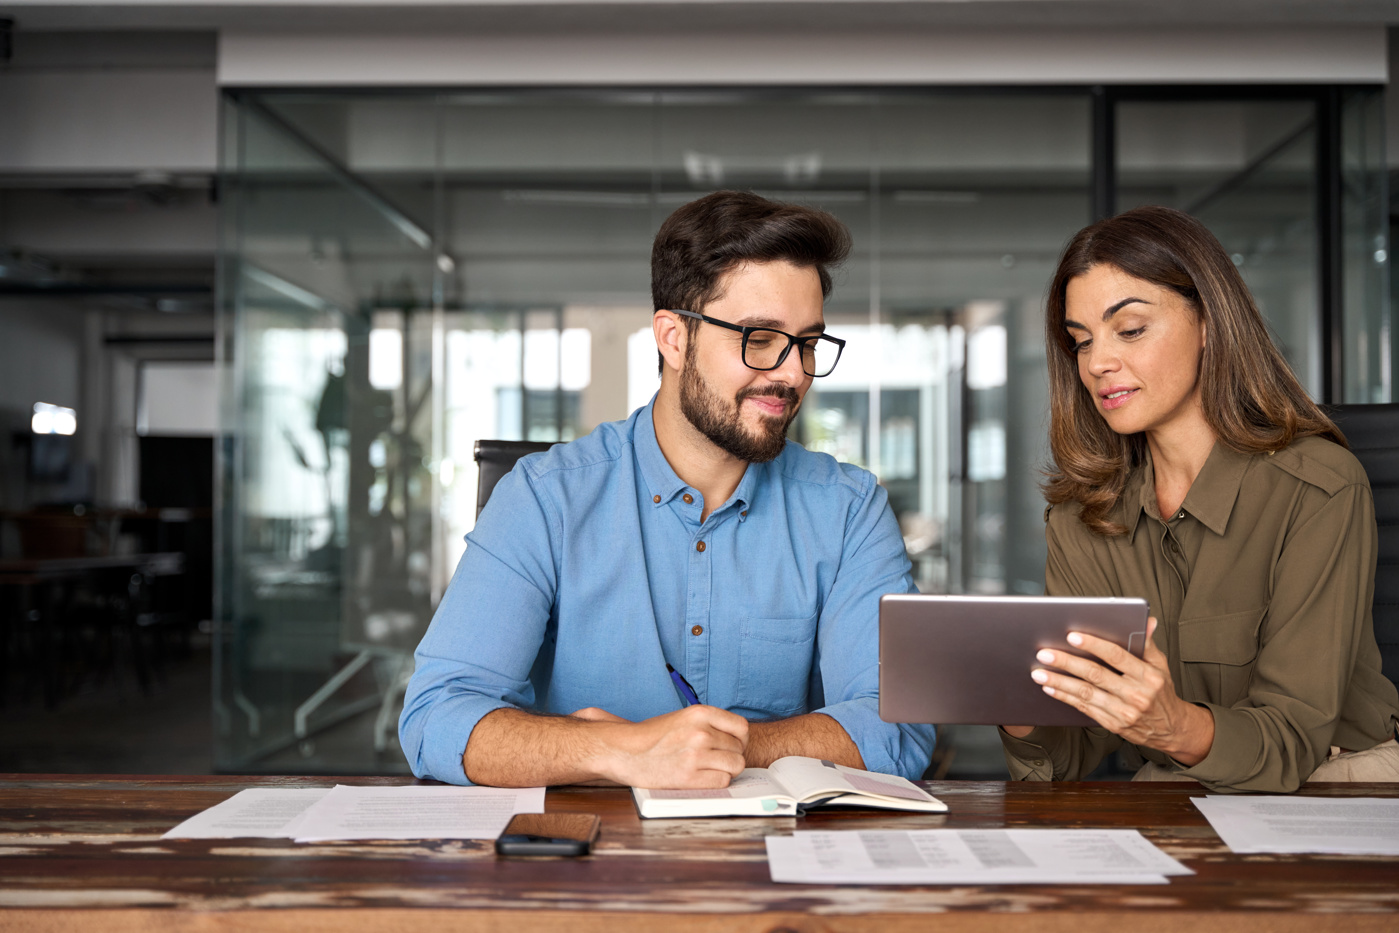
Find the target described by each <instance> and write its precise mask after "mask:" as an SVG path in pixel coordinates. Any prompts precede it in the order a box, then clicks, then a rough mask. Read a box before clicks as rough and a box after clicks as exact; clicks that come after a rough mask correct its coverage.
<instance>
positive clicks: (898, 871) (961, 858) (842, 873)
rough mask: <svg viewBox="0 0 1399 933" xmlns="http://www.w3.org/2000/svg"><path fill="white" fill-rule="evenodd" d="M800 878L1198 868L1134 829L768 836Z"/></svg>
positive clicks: (1133, 876) (1102, 877) (1030, 878)
mask: <svg viewBox="0 0 1399 933" xmlns="http://www.w3.org/2000/svg"><path fill="white" fill-rule="evenodd" d="M766 841H767V850H768V870H769V871H770V872H771V874H772V880H773V881H778V882H791V883H795V884H1166V883H1167V879H1166V876H1168V875H1191V874H1194V872H1193V871H1191V870H1190V869H1188V868H1186V867H1185V866H1184V865H1182V864H1181V863H1180V862H1178V861H1176V860H1175V859H1173V858H1171V857H1170V856H1169V855H1167V854H1166V853H1165V852H1162V851H1161V850H1160V849H1158V848H1157V847H1156V846H1154V845H1152V844H1151V843H1150V842H1148V841H1147V840H1146V838H1145V837H1143V836H1142V834H1141V833H1139V832H1137V831H1136V830H1135V829H1102V830H1097V829H914V830H902V831H897V830H892V831H890V830H879V831H870V832H860V831H846V832H798V833H794V834H792V835H791V836H768V837H767V840H766Z"/></svg>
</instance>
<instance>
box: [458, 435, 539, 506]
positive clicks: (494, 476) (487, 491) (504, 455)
mask: <svg viewBox="0 0 1399 933" xmlns="http://www.w3.org/2000/svg"><path fill="white" fill-rule="evenodd" d="M553 446H554V442H553V441H477V442H476V448H475V451H474V453H473V456H474V457H475V458H476V463H477V465H478V466H479V467H480V479H479V480H478V481H477V485H476V514H477V515H480V514H481V510H482V509H483V508H485V506H486V500H487V499H489V498H490V497H491V490H493V489H495V484H496V483H498V482H500V478H501V477H502V476H504V475H505V474H506V473H509V472H510V470H511V469H512V468H513V467H514V466H515V461H516V460H519V459H520V458H521V457H523V456H524V455H525V454H532V453H537V452H538V451H541V450H548V449H549V448H550V447H553Z"/></svg>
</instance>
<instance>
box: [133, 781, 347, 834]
mask: <svg viewBox="0 0 1399 933" xmlns="http://www.w3.org/2000/svg"><path fill="white" fill-rule="evenodd" d="M328 793H330V788H329V787H255V788H249V789H248V790H240V791H239V792H238V793H236V794H234V795H233V796H232V797H230V798H228V799H227V800H225V801H224V802H223V803H220V804H216V805H215V806H212V807H210V808H209V809H207V810H205V811H203V812H201V813H197V814H195V815H194V816H192V817H190V818H189V819H187V820H185V821H184V822H183V823H181V824H180V825H179V826H176V827H175V828H174V829H172V830H170V832H168V833H166V834H165V835H164V836H161V837H160V838H162V839H235V838H238V837H243V838H248V837H256V838H259V839H290V838H291V827H292V825H293V824H294V823H295V822H296V818H297V817H299V816H300V815H301V814H303V813H305V812H306V810H307V808H309V807H310V806H311V805H312V804H314V803H315V802H316V801H317V800H320V799H321V798H322V797H324V796H325V795H326V794H328Z"/></svg>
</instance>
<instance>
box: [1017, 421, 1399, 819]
mask: <svg viewBox="0 0 1399 933" xmlns="http://www.w3.org/2000/svg"><path fill="white" fill-rule="evenodd" d="M1078 513H1079V508H1078V507H1077V505H1076V504H1065V505H1062V506H1057V507H1055V508H1053V509H1050V510H1047V511H1046V513H1045V517H1046V521H1047V523H1048V524H1047V527H1046V530H1045V535H1046V538H1047V539H1048V543H1049V559H1048V562H1047V564H1046V566H1045V589H1046V591H1047V592H1048V593H1049V595H1051V596H1139V597H1142V598H1144V599H1146V600H1147V602H1148V603H1149V604H1150V606H1151V614H1152V615H1154V616H1155V617H1156V619H1157V623H1158V624H1157V628H1156V635H1155V641H1156V644H1157V646H1158V647H1159V648H1160V649H1161V651H1162V653H1164V654H1165V655H1166V658H1167V662H1168V664H1169V666H1170V672H1171V679H1172V680H1173V682H1174V683H1175V686H1176V691H1177V693H1178V694H1179V695H1180V697H1181V698H1182V699H1185V700H1188V701H1190V702H1193V703H1198V704H1200V705H1202V706H1205V707H1207V708H1208V709H1209V710H1210V712H1212V713H1213V714H1214V727H1215V733H1214V745H1213V746H1212V747H1211V748H1210V752H1209V754H1208V755H1207V756H1206V757H1205V759H1204V760H1203V761H1201V762H1199V763H1198V764H1196V765H1194V766H1193V767H1189V768H1187V767H1184V766H1183V765H1181V764H1180V763H1178V762H1176V761H1174V760H1172V759H1171V758H1170V757H1169V756H1167V755H1166V754H1164V753H1162V752H1159V751H1156V750H1154V749H1149V748H1143V747H1137V748H1136V750H1137V752H1139V753H1140V755H1141V756H1142V757H1144V758H1146V759H1148V760H1150V761H1154V762H1155V763H1157V764H1159V765H1162V766H1164V767H1167V768H1169V769H1171V770H1173V771H1178V772H1180V773H1181V774H1182V775H1183V776H1187V777H1191V778H1195V779H1196V780H1198V781H1200V782H1201V783H1202V784H1204V785H1205V786H1206V787H1208V788H1210V789H1212V790H1239V791H1268V792H1287V791H1292V790H1295V789H1296V788H1297V787H1299V786H1300V785H1301V784H1302V783H1303V782H1305V781H1306V780H1307V778H1308V776H1310V775H1311V773H1312V771H1313V770H1314V769H1315V768H1316V766H1317V765H1318V764H1320V763H1321V762H1322V761H1323V760H1325V758H1326V756H1327V753H1328V752H1329V750H1330V746H1332V745H1336V746H1340V747H1341V748H1346V749H1353V750H1360V749H1367V748H1371V747H1373V746H1375V745H1377V744H1379V743H1380V742H1383V741H1385V740H1387V739H1389V738H1392V737H1393V736H1394V730H1395V721H1396V719H1399V696H1396V691H1395V687H1394V684H1393V683H1391V682H1390V681H1389V680H1388V679H1386V677H1385V676H1384V674H1382V673H1381V671H1380V654H1379V648H1378V647H1377V646H1376V644H1375V633H1374V626H1373V624H1372V622H1371V616H1370V604H1371V601H1372V598H1373V595H1374V587H1375V548H1376V540H1377V538H1376V529H1375V511H1374V502H1373V500H1372V499H1371V495H1370V486H1369V483H1368V481H1367V480H1366V477H1365V471H1364V469H1363V468H1362V467H1361V466H1360V464H1359V463H1358V462H1357V461H1356V459H1355V458H1354V457H1353V456H1352V455H1351V454H1350V452H1349V451H1347V450H1345V449H1344V448H1343V447H1341V446H1339V445H1337V444H1334V443H1332V442H1330V441H1328V440H1325V439H1323V438H1319V437H1307V438H1303V439H1301V440H1298V441H1296V442H1294V443H1293V444H1292V445H1291V446H1289V447H1287V448H1286V449H1285V450H1281V451H1278V452H1276V453H1275V454H1241V453H1237V452H1235V451H1233V450H1231V449H1230V448H1228V447H1226V446H1225V445H1224V444H1222V443H1217V444H1216V445H1215V447H1214V450H1213V451H1212V452H1211V453H1210V456H1209V459H1208V460H1207V461H1206V462H1205V465H1204V468H1203V469H1201V471H1200V475H1199V476H1198V477H1196V479H1195V482H1194V484H1193V485H1192V486H1191V487H1190V492H1189V494H1188V495H1187V496H1186V497H1185V502H1184V503H1183V504H1182V505H1181V507H1180V508H1179V509H1177V510H1176V513H1175V514H1174V515H1171V516H1169V517H1167V518H1165V519H1164V520H1163V519H1162V517H1161V515H1160V514H1159V510H1158V508H1157V505H1156V493H1155V483H1154V481H1153V476H1152V467H1151V462H1150V458H1149V457H1148V460H1147V462H1146V463H1145V464H1143V465H1142V466H1141V467H1139V468H1137V469H1136V470H1134V471H1133V473H1132V475H1131V477H1130V478H1129V480H1128V483H1127V487H1126V489H1125V490H1124V492H1123V495H1122V497H1121V498H1120V499H1119V500H1118V503H1117V505H1116V506H1115V510H1114V512H1113V513H1112V518H1113V520H1114V521H1116V522H1118V523H1119V524H1121V525H1123V526H1125V527H1126V528H1127V534H1125V535H1120V536H1112V537H1104V536H1100V535H1096V534H1094V533H1093V532H1091V531H1089V530H1088V528H1087V526H1085V525H1084V524H1083V523H1082V522H1081V521H1080V520H1079V515H1078ZM1026 676H1029V675H1028V673H1027V675H1026ZM1001 740H1002V743H1003V744H1004V746H1005V752H1006V762H1007V764H1008V765H1009V766H1010V773H1011V776H1012V777H1014V778H1016V779H1017V780H1041V781H1047V780H1076V779H1079V778H1081V777H1083V776H1084V775H1086V774H1088V773H1089V772H1090V771H1092V770H1093V768H1095V767H1096V766H1097V765H1098V763H1099V762H1100V761H1101V760H1102V759H1103V757H1104V756H1106V755H1108V754H1111V753H1112V752H1113V751H1115V750H1116V749H1117V748H1119V747H1120V746H1121V745H1122V744H1123V739H1121V738H1120V737H1118V736H1117V735H1114V734H1113V733H1111V732H1109V731H1107V730H1106V729H1102V728H1097V727H1094V728H1077V727H1041V728H1038V729H1035V730H1034V731H1033V732H1031V733H1030V734H1029V735H1028V736H1026V737H1025V738H1023V739H1017V738H1014V737H1012V736H1010V735H1009V734H1007V733H1006V732H1005V731H1004V730H1002V731H1001Z"/></svg>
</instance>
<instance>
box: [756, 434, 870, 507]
mask: <svg viewBox="0 0 1399 933" xmlns="http://www.w3.org/2000/svg"><path fill="white" fill-rule="evenodd" d="M776 466H777V472H778V475H780V476H781V477H782V479H783V480H784V481H787V482H792V483H799V484H805V485H810V486H817V487H829V488H830V489H832V491H836V490H846V491H848V492H850V493H851V494H853V495H857V496H864V495H868V494H869V492H870V490H871V489H873V488H874V486H875V485H876V483H877V480H876V479H875V476H874V474H873V473H871V472H870V471H869V470H866V469H864V468H863V467H858V466H856V465H855V464H853V463H844V462H842V461H840V460H837V459H836V458H835V457H832V456H831V455H830V454H824V453H819V452H817V451H814V450H807V449H806V448H805V447H803V446H802V445H800V444H798V443H797V442H796V441H788V442H787V446H786V447H784V448H783V449H782V453H781V455H780V456H779V457H778V458H777V461H776Z"/></svg>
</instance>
